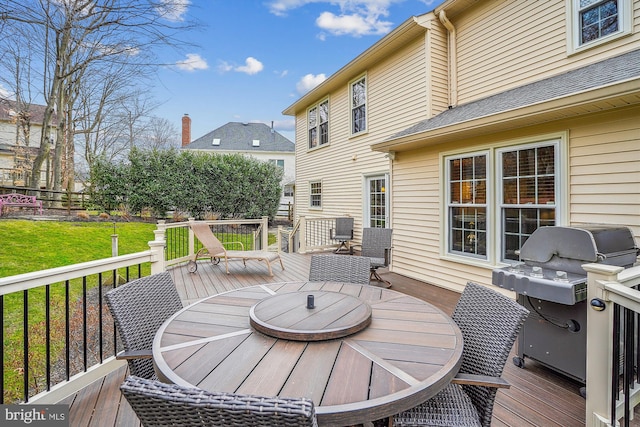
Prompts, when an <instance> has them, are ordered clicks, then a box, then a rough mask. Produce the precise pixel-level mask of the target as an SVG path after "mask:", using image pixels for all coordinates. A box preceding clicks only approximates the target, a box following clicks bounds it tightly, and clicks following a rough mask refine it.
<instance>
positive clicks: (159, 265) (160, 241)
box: [149, 220, 166, 274]
mask: <svg viewBox="0 0 640 427" xmlns="http://www.w3.org/2000/svg"><path fill="white" fill-rule="evenodd" d="M165 228H166V227H165V221H164V220H159V221H158V228H157V229H155V230H153V234H154V235H155V238H154V240H153V241H151V242H149V248H150V249H151V253H152V255H151V274H158V273H162V272H163V271H165V261H164V249H165Z"/></svg>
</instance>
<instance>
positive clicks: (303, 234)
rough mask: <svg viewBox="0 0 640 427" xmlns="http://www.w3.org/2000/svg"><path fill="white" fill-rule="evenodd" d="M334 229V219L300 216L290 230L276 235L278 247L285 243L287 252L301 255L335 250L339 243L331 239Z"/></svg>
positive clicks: (284, 230)
mask: <svg viewBox="0 0 640 427" xmlns="http://www.w3.org/2000/svg"><path fill="white" fill-rule="evenodd" d="M335 228H336V218H330V217H326V218H307V217H305V216H301V217H300V219H299V220H298V221H297V222H296V224H295V225H294V226H293V228H292V229H289V230H287V229H282V230H281V231H280V232H279V233H278V238H279V242H282V243H279V246H278V247H282V246H281V244H284V242H286V245H285V246H286V248H287V251H288V252H300V253H302V254H304V253H307V252H313V251H317V250H327V249H332V248H337V247H338V245H339V243H340V242H338V241H337V240H334V239H332V238H331V235H332V230H335Z"/></svg>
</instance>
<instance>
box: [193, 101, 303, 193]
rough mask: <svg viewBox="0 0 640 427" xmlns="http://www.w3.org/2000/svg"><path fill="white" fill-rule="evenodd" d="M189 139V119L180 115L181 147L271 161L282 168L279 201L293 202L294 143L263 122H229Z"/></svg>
mask: <svg viewBox="0 0 640 427" xmlns="http://www.w3.org/2000/svg"><path fill="white" fill-rule="evenodd" d="M190 139H191V118H189V116H188V115H186V114H185V115H184V116H183V118H182V149H183V150H191V151H205V152H210V153H217V154H243V155H248V156H251V157H253V158H256V159H258V160H264V161H268V162H272V163H274V164H275V165H277V166H279V167H281V168H282V170H283V177H282V197H281V199H280V204H282V205H286V204H289V203H293V200H294V198H293V192H294V184H295V144H294V143H293V142H291V141H290V140H288V139H287V138H285V137H284V136H282V135H281V134H279V133H278V132H276V131H275V130H274V129H273V127H269V126H267V125H265V124H264V123H237V122H230V123H227V124H226V125H224V126H221V127H219V128H218V129H216V130H214V131H211V132H209V133H207V134H206V135H204V136H202V137H200V138H198V139H196V140H194V141H193V142H191V141H190Z"/></svg>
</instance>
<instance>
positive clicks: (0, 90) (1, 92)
mask: <svg viewBox="0 0 640 427" xmlns="http://www.w3.org/2000/svg"><path fill="white" fill-rule="evenodd" d="M0 98H5V99H10V98H11V92H9V91H8V90H7V89H6V88H5V87H4V86H2V84H0Z"/></svg>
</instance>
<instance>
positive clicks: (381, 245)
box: [358, 228, 393, 287]
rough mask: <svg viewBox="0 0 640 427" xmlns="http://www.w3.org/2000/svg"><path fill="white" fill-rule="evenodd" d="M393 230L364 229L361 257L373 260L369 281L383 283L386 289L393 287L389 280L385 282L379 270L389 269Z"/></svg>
mask: <svg viewBox="0 0 640 427" xmlns="http://www.w3.org/2000/svg"><path fill="white" fill-rule="evenodd" d="M392 233H393V230H392V229H391V228H363V229H362V244H361V245H358V246H359V247H360V256H363V257H367V258H369V259H370V260H371V271H370V277H369V280H375V281H377V282H382V283H384V284H385V286H386V287H391V283H390V282H389V281H388V280H384V279H383V278H382V277H380V275H379V274H378V268H381V267H388V266H389V258H390V255H391V234H392Z"/></svg>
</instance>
